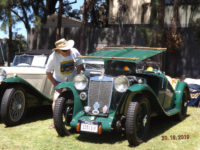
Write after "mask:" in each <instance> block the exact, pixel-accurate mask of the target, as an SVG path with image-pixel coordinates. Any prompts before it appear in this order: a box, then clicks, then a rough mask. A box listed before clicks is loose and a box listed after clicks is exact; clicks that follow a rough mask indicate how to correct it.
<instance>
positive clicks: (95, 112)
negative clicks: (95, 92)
mask: <svg viewBox="0 0 200 150" xmlns="http://www.w3.org/2000/svg"><path fill="white" fill-rule="evenodd" d="M93 108H94V110H93V111H92V113H93V114H95V115H97V114H99V110H98V109H99V108H100V104H99V103H98V102H95V103H94V105H93Z"/></svg>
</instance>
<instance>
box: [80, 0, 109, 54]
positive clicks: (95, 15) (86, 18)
mask: <svg viewBox="0 0 200 150" xmlns="http://www.w3.org/2000/svg"><path fill="white" fill-rule="evenodd" d="M82 16H83V17H82V23H81V29H80V30H81V32H80V47H79V50H80V52H81V53H82V54H85V51H84V49H85V34H86V26H87V24H88V23H90V25H92V26H93V27H105V26H106V25H107V23H108V0H106V1H105V0H84V3H83V7H82Z"/></svg>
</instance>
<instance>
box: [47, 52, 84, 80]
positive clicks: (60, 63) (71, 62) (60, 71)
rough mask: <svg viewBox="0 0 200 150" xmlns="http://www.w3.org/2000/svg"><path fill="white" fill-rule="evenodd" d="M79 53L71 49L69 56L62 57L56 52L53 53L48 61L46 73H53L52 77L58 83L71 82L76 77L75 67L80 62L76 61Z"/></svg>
mask: <svg viewBox="0 0 200 150" xmlns="http://www.w3.org/2000/svg"><path fill="white" fill-rule="evenodd" d="M78 56H80V53H79V52H78V50H77V49H75V48H72V49H71V53H70V56H67V57H64V56H62V55H61V54H59V53H57V52H55V51H54V52H53V53H52V54H51V55H50V56H49V59H48V62H47V65H46V68H45V70H46V72H53V77H54V79H55V80H56V81H58V82H63V81H72V79H73V77H74V76H75V75H76V73H77V70H76V66H77V65H80V64H81V63H82V62H81V61H80V60H78Z"/></svg>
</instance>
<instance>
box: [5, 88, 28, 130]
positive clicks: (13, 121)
mask: <svg viewBox="0 0 200 150" xmlns="http://www.w3.org/2000/svg"><path fill="white" fill-rule="evenodd" d="M25 113H26V96H25V92H24V89H23V88H18V87H15V88H9V89H6V90H5V92H4V95H3V98H2V102H1V118H2V120H3V122H4V123H5V124H6V125H7V126H13V125H17V124H19V123H20V122H21V121H22V120H23V118H24V116H25Z"/></svg>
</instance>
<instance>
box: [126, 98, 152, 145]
mask: <svg viewBox="0 0 200 150" xmlns="http://www.w3.org/2000/svg"><path fill="white" fill-rule="evenodd" d="M149 123H150V105H149V101H148V99H146V98H144V97H138V98H134V99H133V101H132V102H130V103H129V107H128V111H127V116H126V136H127V139H128V142H129V144H130V145H131V146H132V145H133V146H137V145H139V144H140V143H142V142H143V141H144V140H145V138H146V137H147V134H148V130H149Z"/></svg>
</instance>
